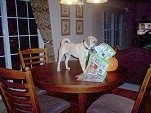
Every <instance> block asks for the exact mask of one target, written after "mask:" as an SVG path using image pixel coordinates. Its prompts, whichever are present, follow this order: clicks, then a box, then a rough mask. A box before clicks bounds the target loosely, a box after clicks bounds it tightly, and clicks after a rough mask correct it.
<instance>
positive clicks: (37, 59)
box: [18, 48, 48, 70]
mask: <svg viewBox="0 0 151 113" xmlns="http://www.w3.org/2000/svg"><path fill="white" fill-rule="evenodd" d="M18 54H19V59H20V63H21V67H22V68H23V70H24V69H25V67H30V68H32V67H35V66H37V65H41V64H47V63H48V54H47V49H46V48H44V49H43V48H32V49H25V50H20V49H18Z"/></svg>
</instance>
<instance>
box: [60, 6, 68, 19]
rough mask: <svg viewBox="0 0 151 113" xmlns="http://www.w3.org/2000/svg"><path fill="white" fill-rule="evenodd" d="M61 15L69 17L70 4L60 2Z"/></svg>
mask: <svg viewBox="0 0 151 113" xmlns="http://www.w3.org/2000/svg"><path fill="white" fill-rule="evenodd" d="M60 12H61V17H70V6H69V5H64V4H60Z"/></svg>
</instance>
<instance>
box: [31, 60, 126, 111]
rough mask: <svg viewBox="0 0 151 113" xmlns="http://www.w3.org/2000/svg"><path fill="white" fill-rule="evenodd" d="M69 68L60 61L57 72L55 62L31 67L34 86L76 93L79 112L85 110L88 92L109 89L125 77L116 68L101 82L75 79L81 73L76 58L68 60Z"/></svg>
mask: <svg viewBox="0 0 151 113" xmlns="http://www.w3.org/2000/svg"><path fill="white" fill-rule="evenodd" d="M69 67H70V70H66V69H65V64H64V62H63V61H62V62H61V71H60V72H57V63H56V62H54V63H48V64H45V65H41V66H37V67H34V68H32V69H31V73H32V76H33V80H34V83H35V85H36V86H38V87H40V88H42V89H45V90H46V91H48V92H57V93H67V94H68V93H69V94H77V95H78V107H79V108H80V111H79V113H84V112H85V111H86V106H85V105H86V102H87V94H88V93H101V92H105V91H111V90H113V89H115V88H117V87H118V86H119V85H121V84H123V83H124V81H125V78H126V75H125V74H124V70H123V69H121V68H118V69H117V70H116V71H112V72H107V76H106V78H105V80H104V81H103V82H88V81H79V80H77V77H76V76H77V75H79V74H81V73H82V69H81V66H80V63H79V61H78V60H71V61H69Z"/></svg>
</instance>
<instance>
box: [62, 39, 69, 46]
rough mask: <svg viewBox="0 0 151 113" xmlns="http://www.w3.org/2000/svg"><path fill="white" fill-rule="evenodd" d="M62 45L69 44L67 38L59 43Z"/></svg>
mask: <svg viewBox="0 0 151 113" xmlns="http://www.w3.org/2000/svg"><path fill="white" fill-rule="evenodd" d="M64 43H70V40H69V39H68V38H64V39H62V41H61V45H62V44H64Z"/></svg>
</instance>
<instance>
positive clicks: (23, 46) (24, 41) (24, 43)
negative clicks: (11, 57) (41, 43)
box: [20, 36, 30, 50]
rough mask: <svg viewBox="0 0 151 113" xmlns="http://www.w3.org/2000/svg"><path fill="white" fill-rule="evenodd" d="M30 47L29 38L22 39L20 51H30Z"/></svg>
mask: <svg viewBox="0 0 151 113" xmlns="http://www.w3.org/2000/svg"><path fill="white" fill-rule="evenodd" d="M29 48H30V45H29V37H28V36H27V37H20V49H21V50H24V49H29Z"/></svg>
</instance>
